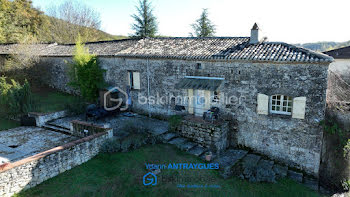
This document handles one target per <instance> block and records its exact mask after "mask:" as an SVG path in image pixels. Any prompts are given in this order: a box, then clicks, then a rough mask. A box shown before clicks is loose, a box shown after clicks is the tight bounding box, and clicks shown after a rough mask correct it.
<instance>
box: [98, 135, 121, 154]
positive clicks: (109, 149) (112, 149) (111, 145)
mask: <svg viewBox="0 0 350 197" xmlns="http://www.w3.org/2000/svg"><path fill="white" fill-rule="evenodd" d="M120 150H121V149H120V141H119V140H118V139H114V138H112V139H108V140H106V142H105V143H103V144H102V147H101V151H102V152H103V153H116V152H119V151H120Z"/></svg>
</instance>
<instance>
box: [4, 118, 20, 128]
mask: <svg viewBox="0 0 350 197" xmlns="http://www.w3.org/2000/svg"><path fill="white" fill-rule="evenodd" d="M19 126H20V123H19V122H17V121H14V120H7V119H3V118H0V131H1V130H6V129H12V128H15V127H19Z"/></svg>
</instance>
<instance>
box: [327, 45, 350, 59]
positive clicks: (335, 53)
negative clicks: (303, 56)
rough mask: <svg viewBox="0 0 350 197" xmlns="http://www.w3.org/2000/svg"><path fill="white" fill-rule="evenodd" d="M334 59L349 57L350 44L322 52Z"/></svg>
mask: <svg viewBox="0 0 350 197" xmlns="http://www.w3.org/2000/svg"><path fill="white" fill-rule="evenodd" d="M323 53H325V54H327V55H329V56H332V57H333V58H335V59H350V46H348V47H343V48H339V49H334V50H330V51H325V52H323Z"/></svg>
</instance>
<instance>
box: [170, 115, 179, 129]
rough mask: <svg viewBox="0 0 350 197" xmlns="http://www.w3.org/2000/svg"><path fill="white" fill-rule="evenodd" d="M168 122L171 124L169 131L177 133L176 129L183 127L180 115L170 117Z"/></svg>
mask: <svg viewBox="0 0 350 197" xmlns="http://www.w3.org/2000/svg"><path fill="white" fill-rule="evenodd" d="M168 122H169V131H175V129H176V128H177V127H178V126H180V125H181V122H182V116H179V115H174V116H170V118H169V120H168Z"/></svg>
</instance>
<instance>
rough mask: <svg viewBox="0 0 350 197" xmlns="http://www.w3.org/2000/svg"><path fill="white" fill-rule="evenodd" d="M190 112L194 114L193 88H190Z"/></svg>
mask: <svg viewBox="0 0 350 197" xmlns="http://www.w3.org/2000/svg"><path fill="white" fill-rule="evenodd" d="M188 113H189V114H193V113H194V109H193V89H188Z"/></svg>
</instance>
